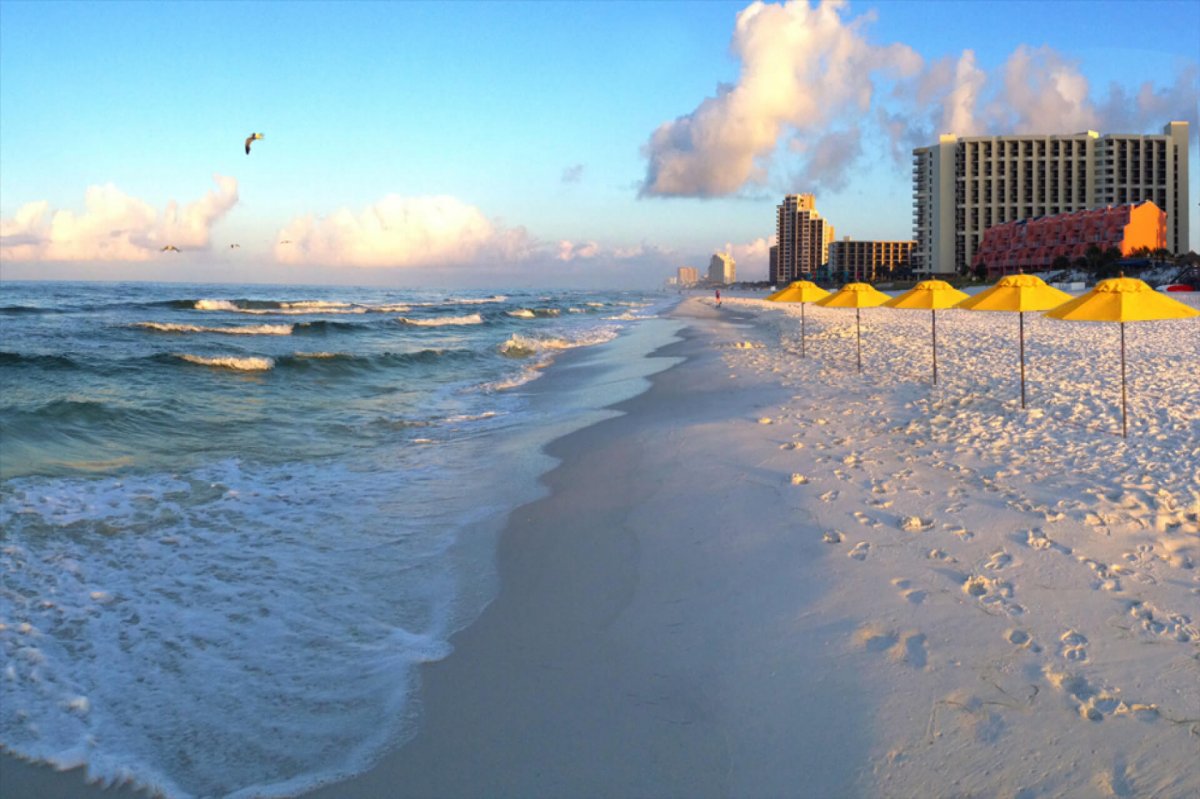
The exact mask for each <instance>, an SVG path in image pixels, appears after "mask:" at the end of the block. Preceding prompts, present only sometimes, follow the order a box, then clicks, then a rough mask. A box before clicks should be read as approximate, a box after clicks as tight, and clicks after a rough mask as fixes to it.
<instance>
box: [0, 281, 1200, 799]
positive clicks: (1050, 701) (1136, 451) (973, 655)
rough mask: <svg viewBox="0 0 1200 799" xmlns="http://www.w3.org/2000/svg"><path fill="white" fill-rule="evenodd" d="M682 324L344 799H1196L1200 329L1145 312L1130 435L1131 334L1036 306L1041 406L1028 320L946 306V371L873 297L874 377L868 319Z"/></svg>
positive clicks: (701, 319) (913, 323)
mask: <svg viewBox="0 0 1200 799" xmlns="http://www.w3.org/2000/svg"><path fill="white" fill-rule="evenodd" d="M1193 302H1194V300H1193ZM676 315H677V316H679V317H680V318H682V319H685V320H686V321H688V323H689V328H688V329H687V330H685V332H684V340H683V341H682V342H681V343H679V344H676V345H673V346H671V347H668V348H667V349H666V350H665V351H664V352H663V354H666V355H679V356H684V357H685V358H686V359H687V360H686V361H685V362H683V363H682V364H680V365H679V366H677V367H675V368H672V369H670V370H668V371H666V372H663V373H661V374H659V375H657V376H656V377H655V378H653V386H652V388H651V389H650V390H649V391H648V392H647V393H646V394H643V395H641V396H639V397H637V398H635V399H633V400H630V401H628V402H625V403H622V405H620V406H619V407H620V408H621V409H622V410H623V411H625V415H623V416H620V417H616V418H613V419H609V420H607V421H604V422H602V423H600V424H597V425H594V426H592V427H589V428H587V429H585V430H582V431H578V432H576V433H573V434H571V435H569V436H567V437H565V438H563V439H560V440H559V441H558V442H556V443H555V444H554V445H552V447H551V454H553V455H554V456H556V457H558V458H560V459H561V460H562V463H561V465H560V466H559V467H558V468H556V469H555V470H554V471H552V472H551V473H549V474H548V475H547V476H546V478H545V481H546V484H547V486H548V487H549V488H550V489H551V493H550V495H549V496H547V497H546V498H544V499H541V500H538V501H537V502H534V503H531V504H530V505H527V506H524V507H523V508H521V509H519V510H518V511H517V512H516V513H514V515H513V517H512V518H511V520H510V524H509V527H508V529H507V530H506V532H505V534H504V536H503V539H502V541H501V550H500V572H501V582H502V587H501V592H500V595H499V596H498V597H497V599H496V601H495V602H494V603H493V604H492V605H491V606H490V607H489V608H488V609H487V611H485V613H484V614H483V616H482V617H481V618H480V619H479V620H478V621H477V622H476V623H475V624H474V625H473V626H472V627H470V628H468V629H467V630H465V631H464V632H463V633H461V634H460V635H458V636H456V637H455V639H454V644H455V652H454V654H452V655H451V656H450V657H449V658H447V659H446V660H444V661H441V662H439V663H435V664H430V665H429V666H428V667H427V668H426V669H425V671H424V672H423V681H424V691H423V698H424V702H423V703H424V721H423V726H422V730H421V732H420V733H418V735H417V737H416V738H415V739H414V740H413V741H411V742H410V743H409V744H408V745H406V746H404V747H402V748H401V749H399V750H397V751H396V752H394V753H393V754H392V755H391V756H389V757H387V758H386V759H385V760H384V761H383V762H381V763H380V764H379V766H378V767H377V768H375V769H374V770H372V771H371V772H370V773H368V774H366V775H363V776H362V777H360V778H357V779H355V780H352V781H350V782H348V783H344V784H340V785H334V786H329V787H328V788H327V789H326V790H324V791H322V792H319V795H321V796H329V797H383V796H389V797H390V796H402V795H403V796H408V795H414V796H686V797H698V796H745V797H760V796H762V797H766V796H807V797H821V798H822V799H823V798H824V797H844V796H864V797H926V796H928V797H959V796H964V797H965V796H981V797H1021V798H1022V799H1028V798H1031V797H1091V796H1145V797H1181V798H1182V797H1194V796H1197V795H1200V369H1198V368H1197V366H1198V365H1200V323H1198V322H1197V320H1196V319H1190V320H1182V321H1177V322H1159V323H1145V324H1138V325H1131V326H1128V327H1127V331H1126V332H1127V336H1128V341H1127V343H1128V347H1129V378H1130V395H1129V397H1130V410H1131V421H1130V435H1129V438H1128V440H1123V439H1122V438H1121V437H1120V436H1119V431H1120V416H1119V413H1120V410H1119V408H1120V406H1119V402H1120V394H1119V390H1120V388H1119V383H1118V382H1116V381H1117V380H1119V362H1118V352H1117V346H1118V341H1119V339H1118V337H1117V328H1116V326H1115V325H1091V324H1079V323H1067V322H1057V321H1053V320H1047V319H1043V318H1041V317H1040V316H1038V315H1027V316H1026V333H1027V342H1026V346H1027V356H1028V368H1029V388H1028V397H1029V406H1030V407H1029V409H1028V410H1026V411H1021V409H1020V407H1019V386H1018V383H1017V377H1016V374H1017V360H1016V358H1017V342H1016V329H1017V320H1016V318H1015V317H1014V316H1010V315H1007V314H995V313H971V312H965V311H950V312H945V313H939V315H938V338H939V346H940V351H939V378H940V385H938V386H937V387H934V386H932V385H930V382H929V379H930V378H929V315H928V313H922V312H913V311H898V310H891V309H868V310H865V311H863V313H862V316H863V321H864V325H863V361H864V367H865V368H864V373H863V374H862V375H861V376H860V375H859V374H858V373H857V372H856V371H855V367H854V312H853V311H843V310H837V309H822V308H816V307H813V306H809V308H808V310H807V318H808V331H809V334H810V337H809V340H808V348H807V351H808V355H809V357H808V358H806V359H803V360H801V359H800V357H799V351H800V348H799V342H798V338H797V337H798V335H799V309H798V308H797V307H795V306H780V305H777V304H771V303H764V302H762V301H761V300H751V299H739V298H732V297H726V298H725V303H724V306H723V307H722V308H720V309H714V308H712V301H711V300H710V299H708V298H694V299H689V300H686V301H685V302H684V303H683V304H682V305H681V306H680V308H679V309H678V311H676ZM548 377H549V376H548ZM9 765H10V761H7V760H6V761H4V766H5V770H6V771H8V772H9V773H10V774H12V773H13V772H12V771H10V770H9V768H8V767H9ZM40 774H41V772H36V771H31V772H30V773H27V772H26V771H24V770H23V771H21V772H20V773H19V779H20V780H33V779H36V778H38V777H39V775H40ZM55 776H62V775H55ZM10 779H11V778H10ZM14 784H16V783H13V782H10V783H8V785H6V786H5V787H6V789H9V790H6V795H13V796H17V795H21V793H20V792H11V789H12V786H13V785H14ZM19 784H20V785H23V786H25V788H24V789H23V790H24V791H25V793H24V795H37V794H36V793H30V792H29V791H30V790H32V789H31V788H30V787H29V786H32V785H35V784H36V783H34V782H20V783H19ZM62 795H76V796H83V795H85V794H84V793H82V792H79V791H78V790H77V791H75V792H73V793H63V794H62ZM92 795H97V796H99V795H101V794H99V793H95V794H92Z"/></svg>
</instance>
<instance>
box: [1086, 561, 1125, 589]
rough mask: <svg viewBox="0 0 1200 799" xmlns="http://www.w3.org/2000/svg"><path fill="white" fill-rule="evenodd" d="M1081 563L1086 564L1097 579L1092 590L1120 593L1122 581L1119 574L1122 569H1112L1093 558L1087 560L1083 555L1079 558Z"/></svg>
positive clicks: (1093, 582)
mask: <svg viewBox="0 0 1200 799" xmlns="http://www.w3.org/2000/svg"><path fill="white" fill-rule="evenodd" d="M1077 560H1078V561H1079V562H1080V563H1083V564H1086V565H1087V567H1088V568H1089V569H1091V570H1092V572H1093V573H1094V574H1095V575H1096V579H1095V580H1093V581H1092V590H1093V591H1099V590H1101V589H1103V590H1105V591H1120V590H1121V580H1120V579H1119V578H1118V572H1119V571H1120V569H1121V568H1122V567H1110V566H1109V565H1108V564H1106V563H1101V562H1100V561H1098V560H1094V559H1092V558H1086V557H1083V556H1082V555H1081V556H1079V557H1078V558H1077Z"/></svg>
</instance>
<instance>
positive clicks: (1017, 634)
mask: <svg viewBox="0 0 1200 799" xmlns="http://www.w3.org/2000/svg"><path fill="white" fill-rule="evenodd" d="M1004 639H1005V640H1006V641H1008V642H1009V643H1010V644H1012V645H1013V646H1019V647H1021V648H1022V649H1028V650H1029V651H1030V652H1041V651H1042V647H1041V646H1039V645H1038V644H1037V643H1035V642H1034V640H1033V637H1032V636H1031V635H1030V634H1029V633H1027V632H1025V631H1024V630H1020V629H1012V630H1009V631H1008V632H1006V633H1005V634H1004Z"/></svg>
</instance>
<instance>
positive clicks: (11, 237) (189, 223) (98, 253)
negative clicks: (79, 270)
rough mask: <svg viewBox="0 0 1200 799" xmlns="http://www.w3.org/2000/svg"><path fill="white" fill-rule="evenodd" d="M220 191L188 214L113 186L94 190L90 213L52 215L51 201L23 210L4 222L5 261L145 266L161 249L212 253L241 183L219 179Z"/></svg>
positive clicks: (1, 248) (1, 252)
mask: <svg viewBox="0 0 1200 799" xmlns="http://www.w3.org/2000/svg"><path fill="white" fill-rule="evenodd" d="M213 180H214V181H215V182H216V184H217V188H216V189H215V190H213V191H210V192H208V194H206V195H204V197H202V198H201V199H199V200H197V201H195V202H192V203H189V204H187V205H185V206H183V207H182V208H180V206H179V204H178V203H176V202H175V201H174V200H172V201H171V202H170V203H168V204H167V207H166V208H165V209H164V210H163V212H162V213H161V214H160V213H159V212H158V211H156V210H155V209H154V208H152V207H151V206H150V205H149V204H148V203H146V202H144V201H143V200H139V199H138V198H136V197H130V196H129V195H127V194H125V193H124V192H122V191H121V190H120V189H118V188H117V187H116V186H114V185H113V184H111V183H109V184H105V185H103V186H90V187H88V189H87V191H86V192H85V193H84V210H83V212H82V213H76V212H74V211H70V210H64V209H59V210H51V209H50V204H49V203H48V202H45V201H38V202H31V203H27V204H25V205H23V206H21V208H20V209H18V210H17V212H16V214H15V215H14V216H13V217H12V218H11V219H3V220H0V257H2V258H3V259H4V260H5V261H12V262H28V261H145V260H148V259H150V258H152V257H159V249H160V248H161V247H163V246H165V245H168V244H169V245H174V246H175V247H178V248H179V249H180V250H185V251H186V250H194V249H207V248H208V246H209V240H210V237H211V232H212V227H213V225H214V224H215V223H216V222H217V221H218V220H219V219H221V218H222V217H223V216H224V215H225V214H226V213H227V212H228V211H229V209H230V208H232V207H233V206H234V204H235V203H237V201H238V183H237V179H236V178H231V177H225V176H223V175H213Z"/></svg>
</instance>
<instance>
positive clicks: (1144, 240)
mask: <svg viewBox="0 0 1200 799" xmlns="http://www.w3.org/2000/svg"><path fill="white" fill-rule="evenodd" d="M1166 241H1167V215H1166V214H1165V213H1163V212H1162V211H1161V210H1159V208H1158V206H1157V205H1155V204H1154V203H1152V202H1150V201H1148V200H1147V201H1146V202H1141V203H1138V204H1137V205H1118V206H1109V207H1107V208H1097V209H1095V210H1092V211H1075V212H1073V213H1069V214H1055V215H1054V216H1041V217H1037V218H1036V219H1019V220H1017V221H1015V222H1006V223H1004V224H1002V225H995V226H993V227H990V228H988V230H987V232H986V233H984V234H983V241H982V242H980V244H979V249H978V250H976V252H975V259H974V261H973V262H972V268H973V269H975V268H978V267H979V265H980V264H983V265H986V267H987V272H988V277H989V278H992V277H999V276H1001V275H1010V274H1014V273H1016V272H1020V271H1026V272H1034V271H1039V270H1041V271H1044V270H1047V269H1050V268H1052V267H1053V264H1054V261H1055V259H1056V258H1059V257H1066V258H1068V259H1070V260H1071V261H1074V260H1075V259H1077V258H1082V257H1083V256H1084V255H1085V254H1086V253H1087V251H1088V248H1090V247H1092V246H1095V247H1099V248H1100V249H1101V250H1107V249H1108V248H1110V247H1115V248H1116V249H1118V250H1120V251H1121V255H1130V254H1131V253H1133V252H1134V250H1138V249H1140V248H1142V247H1145V248H1146V249H1148V250H1156V249H1159V248H1164V247H1165V246H1166Z"/></svg>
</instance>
